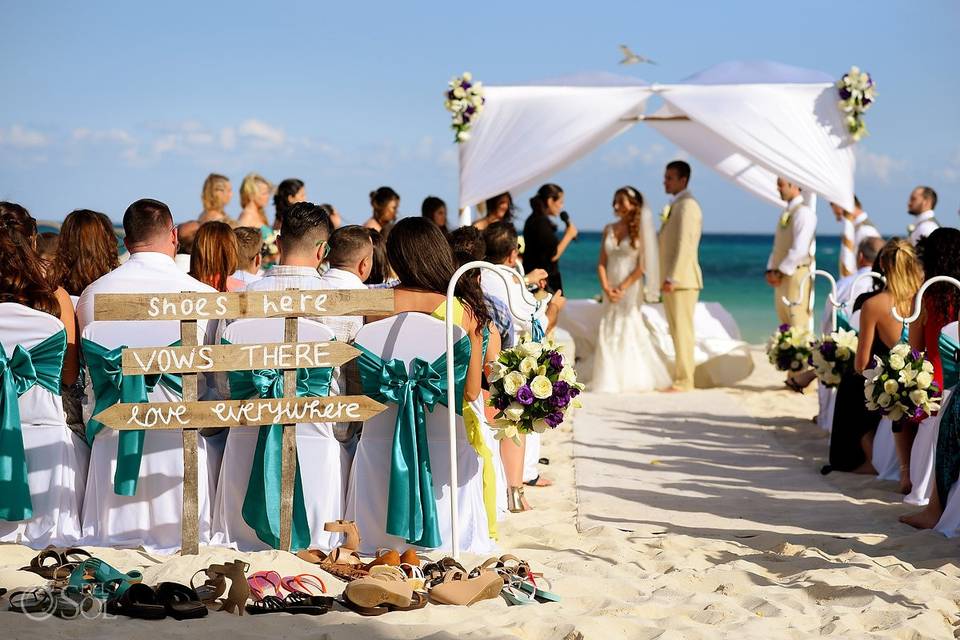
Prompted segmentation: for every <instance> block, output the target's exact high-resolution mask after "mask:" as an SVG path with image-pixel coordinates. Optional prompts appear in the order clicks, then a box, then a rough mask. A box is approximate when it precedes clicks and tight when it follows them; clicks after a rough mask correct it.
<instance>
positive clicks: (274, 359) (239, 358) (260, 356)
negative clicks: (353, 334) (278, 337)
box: [123, 342, 360, 375]
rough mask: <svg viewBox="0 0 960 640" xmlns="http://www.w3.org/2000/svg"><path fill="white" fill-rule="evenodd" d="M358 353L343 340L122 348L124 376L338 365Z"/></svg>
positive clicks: (311, 367) (310, 367)
mask: <svg viewBox="0 0 960 640" xmlns="http://www.w3.org/2000/svg"><path fill="white" fill-rule="evenodd" d="M359 355H360V351H359V350H357V349H356V348H354V347H352V346H350V345H348V344H346V343H344V342H297V343H293V342H273V343H265V344H222V345H204V346H195V347H142V348H137V349H124V350H123V375H144V374H148V373H204V372H207V371H250V370H253V369H314V368H317V367H339V366H340V365H342V364H344V363H345V362H350V361H351V360H353V359H354V358H356V357H357V356H359Z"/></svg>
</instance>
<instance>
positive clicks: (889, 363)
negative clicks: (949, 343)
mask: <svg viewBox="0 0 960 640" xmlns="http://www.w3.org/2000/svg"><path fill="white" fill-rule="evenodd" d="M873 362H874V365H875V366H874V367H873V369H867V370H866V371H864V372H863V377H864V378H865V379H866V380H865V382H864V385H863V395H864V397H865V398H866V401H867V409H869V410H870V411H877V410H880V411H881V412H882V413H883V414H884V415H886V416H888V417H889V418H890V419H891V420H893V422H894V424H896V423H898V422H915V423H919V422H921V421H923V419H924V418H926V417H927V416H930V415H933V414H934V413H936V412H937V411H939V410H940V402H939V401H940V395H941V390H940V388H939V387H938V386H937V383H936V382H935V381H934V379H933V363H931V362H930V361H929V360H927V359H926V358H925V357H924V354H923V352H922V351H917V350H916V349H911V348H910V345H908V344H904V343H902V342H901V343H899V344H897V345H895V346H894V347H893V348H892V349H890V353H889V354H887V355H886V356H884V357H883V358H881V357H879V356H874V357H873Z"/></svg>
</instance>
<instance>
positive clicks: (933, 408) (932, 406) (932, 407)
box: [927, 401, 940, 414]
mask: <svg viewBox="0 0 960 640" xmlns="http://www.w3.org/2000/svg"><path fill="white" fill-rule="evenodd" d="M937 411H940V403H939V402H932V401H931V402H930V403H928V404H927V413H931V414H932V413H936V412H937Z"/></svg>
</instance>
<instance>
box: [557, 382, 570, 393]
mask: <svg viewBox="0 0 960 640" xmlns="http://www.w3.org/2000/svg"><path fill="white" fill-rule="evenodd" d="M553 395H555V396H568V395H570V385H569V384H567V383H566V382H564V381H563V380H557V381H556V382H554V383H553Z"/></svg>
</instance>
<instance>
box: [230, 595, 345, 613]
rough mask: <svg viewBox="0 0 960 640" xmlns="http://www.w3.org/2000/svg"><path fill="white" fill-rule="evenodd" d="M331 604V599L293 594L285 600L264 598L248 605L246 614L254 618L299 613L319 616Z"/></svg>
mask: <svg viewBox="0 0 960 640" xmlns="http://www.w3.org/2000/svg"><path fill="white" fill-rule="evenodd" d="M332 603H333V598H329V597H325V596H311V595H308V594H306V593H300V592H293V593H291V594H290V595H288V596H287V597H285V598H278V597H277V596H265V597H264V598H263V599H262V600H257V601H256V602H254V603H253V604H248V605H247V607H246V608H247V613H249V614H250V615H254V616H256V615H261V614H265V613H300V614H306V615H311V616H319V615H323V614H324V613H326V612H327V611H329V610H330V605H331V604H332Z"/></svg>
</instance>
